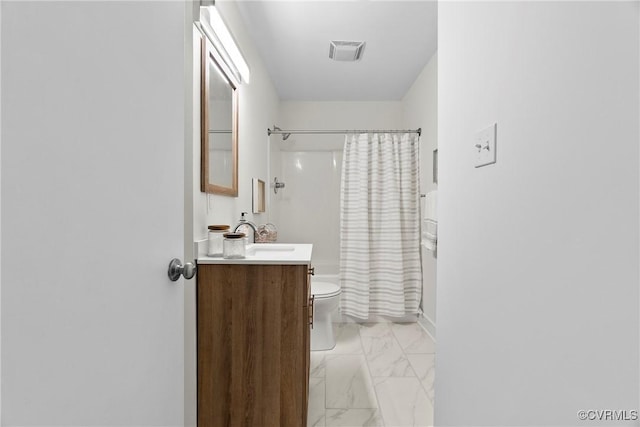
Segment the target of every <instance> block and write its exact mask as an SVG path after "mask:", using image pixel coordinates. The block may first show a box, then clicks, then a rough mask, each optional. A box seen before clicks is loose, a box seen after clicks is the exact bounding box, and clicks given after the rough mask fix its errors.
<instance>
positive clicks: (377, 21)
mask: <svg viewBox="0 0 640 427" xmlns="http://www.w3.org/2000/svg"><path fill="white" fill-rule="evenodd" d="M237 4H238V8H239V10H240V14H241V16H242V18H243V20H244V22H245V25H246V28H247V29H248V31H249V33H250V35H251V37H252V39H253V42H254V44H255V45H256V46H257V49H258V51H259V52H260V55H261V56H262V59H263V61H264V63H265V65H266V67H267V70H268V71H269V74H270V75H271V78H272V80H273V83H274V85H275V86H276V89H277V91H278V95H279V96H280V98H281V99H283V100H298V101H390V100H400V99H402V97H403V96H404V95H405V94H406V93H407V91H408V89H409V88H410V87H411V85H412V84H413V82H414V81H415V79H416V77H417V76H418V74H419V73H420V72H421V71H422V69H423V68H424V66H425V65H426V64H427V62H428V61H429V59H430V58H431V57H432V56H433V54H434V53H435V52H436V48H437V35H438V31H437V11H438V9H437V7H438V6H437V2H436V1H426V0H422V1H416V0H414V1H400V0H382V1H380V0H355V1H324V0H316V1H308V0H305V1H273V0H272V1H239V2H238V3H237ZM331 40H349V41H365V42H366V47H365V49H364V53H363V56H362V58H361V59H360V60H359V61H357V62H338V61H333V60H331V59H329V42H330V41H331Z"/></svg>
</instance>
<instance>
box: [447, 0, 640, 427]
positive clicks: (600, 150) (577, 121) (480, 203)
mask: <svg viewBox="0 0 640 427" xmlns="http://www.w3.org/2000/svg"><path fill="white" fill-rule="evenodd" d="M638 16H639V15H638V3H637V2H634V3H630V2H628V3H606V2H602V3H596V2H584V3H577V2H558V3H546V2H545V3H533V2H531V3H522V2H514V3H501V2H496V3H453V2H444V3H441V4H440V6H439V21H438V30H439V33H438V38H439V49H438V62H439V63H438V67H439V69H438V115H439V116H438V133H439V135H438V138H439V153H440V180H439V192H440V194H439V196H440V200H439V203H440V204H439V208H440V242H439V252H438V277H437V279H438V296H437V304H438V354H437V361H436V364H437V368H436V369H437V372H438V374H437V376H436V384H435V389H436V390H435V394H436V401H435V404H436V406H435V416H436V424H437V425H563V426H564V425H596V424H597V425H607V423H604V422H600V421H598V422H593V421H592V422H582V423H581V422H580V421H579V420H578V418H577V411H578V410H581V409H584V410H588V409H611V410H632V409H638V407H637V405H638V398H639V395H638V381H639V378H638V374H639V368H638V366H639V363H638V362H639V361H638V334H639V331H638V323H639V322H638V300H639V295H638V255H639V252H638V231H639V226H638V214H639V209H638V195H639V193H638V191H639V185H638V179H639V176H638V155H639V152H638V138H639V136H640V135H639V132H638V114H639V107H638V89H639V87H638V75H639V73H638V72H639V69H638V59H639V58H638V36H639V32H638V24H639V19H638ZM494 122H497V125H498V132H497V134H498V148H497V153H498V162H497V164H495V165H492V166H487V167H483V168H479V169H476V168H474V147H473V145H474V134H475V132H477V131H478V130H481V129H483V128H485V127H486V126H488V125H490V124H492V123H494ZM616 424H617V425H636V426H637V425H638V422H637V421H636V422H619V423H616Z"/></svg>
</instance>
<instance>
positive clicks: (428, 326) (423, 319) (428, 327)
mask: <svg viewBox="0 0 640 427" xmlns="http://www.w3.org/2000/svg"><path fill="white" fill-rule="evenodd" d="M418 325H420V326H421V327H422V329H424V331H425V332H426V333H427V335H429V336H430V337H431V339H432V340H433V342H436V324H435V322H434V321H433V320H431V319H430V318H429V317H428V316H425V315H424V313H421V314H420V315H419V316H418Z"/></svg>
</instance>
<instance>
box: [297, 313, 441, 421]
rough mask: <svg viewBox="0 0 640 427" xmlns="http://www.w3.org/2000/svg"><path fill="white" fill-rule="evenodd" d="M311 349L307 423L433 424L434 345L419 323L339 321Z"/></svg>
mask: <svg viewBox="0 0 640 427" xmlns="http://www.w3.org/2000/svg"><path fill="white" fill-rule="evenodd" d="M334 332H335V335H336V346H335V348H334V349H332V350H328V351H312V352H311V373H310V377H311V378H310V380H309V416H308V426H323V427H324V426H327V427H328V426H344V427H356V426H386V427H409V426H421V427H422V426H432V425H433V398H434V396H433V380H434V362H435V345H434V342H433V340H432V339H431V338H430V337H429V335H427V333H426V332H425V331H424V330H423V329H422V328H421V327H420V326H419V325H418V324H417V323H364V324H358V323H336V324H334Z"/></svg>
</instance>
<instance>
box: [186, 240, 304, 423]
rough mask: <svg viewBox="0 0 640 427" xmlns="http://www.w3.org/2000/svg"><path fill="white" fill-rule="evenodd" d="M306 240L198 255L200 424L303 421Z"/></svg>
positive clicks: (257, 245)
mask: <svg viewBox="0 0 640 427" xmlns="http://www.w3.org/2000/svg"><path fill="white" fill-rule="evenodd" d="M311 250H312V245H306V244H295V245H287V244H256V245H251V246H249V247H248V249H247V257H246V258H245V259H233V260H227V259H222V258H210V257H206V256H199V257H198V274H197V285H196V286H197V293H196V295H197V303H196V304H197V352H198V354H197V358H198V360H197V366H198V426H201V427H205V426H227V425H245V426H265V427H267V426H283V427H286V426H292V427H298V426H305V425H306V422H307V405H308V390H309V355H310V341H309V338H310V336H309V333H310V326H311V322H312V320H313V308H312V307H313V302H312V300H311V293H310V289H311V288H310V284H309V282H310V281H309V274H310V271H311V270H310V263H311Z"/></svg>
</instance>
